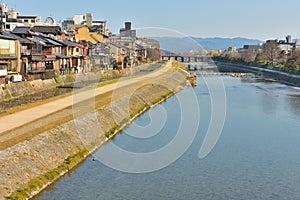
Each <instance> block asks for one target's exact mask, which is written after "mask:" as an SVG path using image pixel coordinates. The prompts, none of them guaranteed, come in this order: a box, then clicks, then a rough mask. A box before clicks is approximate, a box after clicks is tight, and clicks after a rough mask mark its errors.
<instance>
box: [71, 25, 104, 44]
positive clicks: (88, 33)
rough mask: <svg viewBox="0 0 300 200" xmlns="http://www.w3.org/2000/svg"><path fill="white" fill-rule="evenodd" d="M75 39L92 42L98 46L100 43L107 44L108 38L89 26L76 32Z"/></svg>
mask: <svg viewBox="0 0 300 200" xmlns="http://www.w3.org/2000/svg"><path fill="white" fill-rule="evenodd" d="M75 39H77V40H85V41H88V42H91V43H92V44H97V43H98V42H101V43H106V42H107V39H108V37H107V36H106V35H103V34H100V33H99V32H96V31H92V30H90V28H89V27H87V26H82V27H80V28H78V29H77V30H76V33H75Z"/></svg>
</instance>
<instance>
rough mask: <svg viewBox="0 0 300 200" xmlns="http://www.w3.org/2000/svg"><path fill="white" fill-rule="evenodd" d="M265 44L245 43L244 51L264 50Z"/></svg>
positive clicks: (255, 51)
mask: <svg viewBox="0 0 300 200" xmlns="http://www.w3.org/2000/svg"><path fill="white" fill-rule="evenodd" d="M262 48H263V46H262V45H261V44H257V45H244V47H243V51H248V52H253V53H257V52H258V51H260V50H262Z"/></svg>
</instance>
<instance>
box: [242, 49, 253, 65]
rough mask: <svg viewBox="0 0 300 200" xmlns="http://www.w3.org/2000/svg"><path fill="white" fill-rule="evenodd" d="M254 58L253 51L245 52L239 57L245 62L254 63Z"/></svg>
mask: <svg viewBox="0 0 300 200" xmlns="http://www.w3.org/2000/svg"><path fill="white" fill-rule="evenodd" d="M255 58H256V53H255V52H253V51H247V50H245V51H244V52H243V53H242V55H241V59H242V60H243V61H245V62H254V61H255Z"/></svg>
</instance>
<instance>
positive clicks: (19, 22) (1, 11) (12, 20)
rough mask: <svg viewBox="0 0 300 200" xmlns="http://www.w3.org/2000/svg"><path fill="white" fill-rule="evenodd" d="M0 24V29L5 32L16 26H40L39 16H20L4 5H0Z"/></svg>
mask: <svg viewBox="0 0 300 200" xmlns="http://www.w3.org/2000/svg"><path fill="white" fill-rule="evenodd" d="M0 18H1V20H0V24H1V27H2V29H1V30H6V31H12V30H13V29H15V28H16V27H17V26H30V27H33V26H35V25H40V24H41V17H40V16H22V15H20V13H19V12H17V11H16V10H15V9H14V8H12V9H10V10H9V9H8V6H7V5H5V4H3V3H2V4H0Z"/></svg>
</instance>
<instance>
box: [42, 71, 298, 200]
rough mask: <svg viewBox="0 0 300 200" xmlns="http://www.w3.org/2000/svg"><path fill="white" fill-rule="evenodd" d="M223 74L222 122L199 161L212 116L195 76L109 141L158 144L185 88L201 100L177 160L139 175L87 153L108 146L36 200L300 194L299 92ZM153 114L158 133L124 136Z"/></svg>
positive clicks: (167, 136) (174, 124) (170, 127)
mask: <svg viewBox="0 0 300 200" xmlns="http://www.w3.org/2000/svg"><path fill="white" fill-rule="evenodd" d="M222 78H223V82H224V85H225V90H226V96H227V101H226V105H227V113H226V121H225V125H224V128H223V131H222V134H221V136H220V138H219V140H218V142H217V144H216V146H215V147H214V148H213V150H212V151H211V153H210V154H208V156H207V157H205V158H204V159H199V156H198V154H199V150H200V147H201V144H202V143H203V140H204V137H205V134H206V133H207V129H208V125H209V122H210V120H211V110H212V109H211V102H212V101H211V98H210V91H208V88H207V87H206V84H205V82H204V80H203V78H201V77H199V78H198V87H197V88H195V89H193V88H189V89H185V90H184V91H182V92H181V93H179V94H178V96H179V97H175V96H174V97H172V98H170V99H168V100H167V101H166V102H164V103H163V104H161V105H160V106H158V107H156V108H153V109H151V110H150V111H149V112H147V113H145V114H143V115H142V116H141V117H139V118H138V119H136V120H135V125H132V126H130V127H129V128H127V129H126V130H125V132H123V133H121V134H119V135H118V136H116V137H115V138H114V140H113V141H112V142H113V143H114V144H115V145H116V146H119V147H120V148H122V149H126V150H128V151H131V152H137V153H145V152H150V151H155V150H157V149H160V148H162V147H164V146H165V145H167V144H168V143H169V142H170V141H171V140H172V138H174V137H175V136H176V133H177V130H178V129H179V124H180V121H181V119H180V117H181V113H182V112H181V110H180V102H179V101H180V100H179V99H180V98H184V97H185V95H187V94H188V92H191V91H192V92H194V93H195V94H196V96H197V98H198V102H199V105H200V115H201V120H200V126H199V129H198V131H197V136H196V138H195V139H194V141H193V143H192V145H191V146H190V147H189V148H188V150H187V151H186V152H185V153H184V154H183V156H181V157H180V158H179V159H178V160H176V162H174V163H172V164H171V165H169V166H167V167H165V168H162V169H160V170H158V171H154V172H150V173H145V174H132V173H125V172H120V171H118V170H115V169H112V168H110V167H107V166H106V165H104V164H102V162H101V161H100V160H98V159H97V161H93V159H92V158H93V157H97V154H98V153H99V152H101V151H102V149H104V150H105V149H106V150H107V149H109V148H110V146H111V144H107V145H106V146H104V148H101V149H99V151H98V152H96V153H95V154H94V155H93V156H92V157H90V158H88V159H87V160H86V161H85V162H84V163H82V164H81V165H80V166H79V167H78V168H77V169H76V170H74V171H73V172H72V173H70V174H67V175H66V176H64V177H63V178H62V179H60V180H59V181H58V182H57V183H55V184H54V185H53V186H52V187H51V188H49V189H48V190H46V191H45V192H43V194H41V196H39V197H38V199H122V200H123V199H130V200H132V199H300V159H299V155H300V131H299V130H300V96H299V95H300V90H299V89H297V88H293V87H290V86H286V85H282V84H279V83H276V82H273V83H272V82H268V83H267V82H263V81H261V80H260V81H256V80H255V79H248V80H245V79H240V78H232V77H226V76H224V77H222ZM195 110H196V109H195ZM159 116H165V117H164V118H165V119H162V120H161V121H163V122H165V123H164V125H163V127H162V129H161V130H160V131H159V133H158V134H157V135H155V136H153V137H150V138H148V139H145V138H143V139H138V138H134V137H131V136H129V134H130V133H131V132H137V130H140V129H139V128H140V126H144V127H145V126H146V127H147V126H149V124H151V117H153V118H154V117H156V118H158V119H159ZM188 120H190V121H192V120H194V119H193V118H191V119H188ZM150 127H151V125H150ZM152 128H153V127H152ZM146 132H147V131H140V134H148V133H146ZM128 133H129V134H128ZM125 162H126V161H125ZM129 165H130V163H129ZM132 165H134V163H132Z"/></svg>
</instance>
